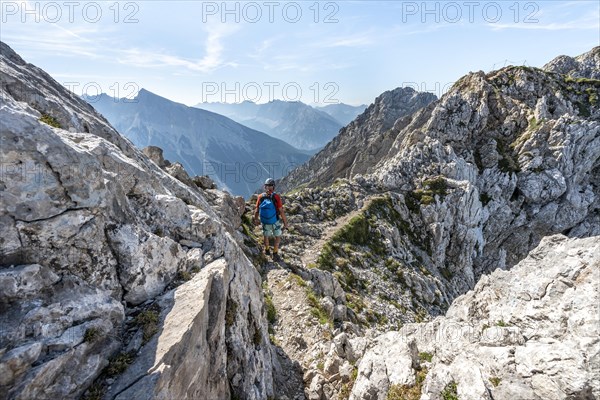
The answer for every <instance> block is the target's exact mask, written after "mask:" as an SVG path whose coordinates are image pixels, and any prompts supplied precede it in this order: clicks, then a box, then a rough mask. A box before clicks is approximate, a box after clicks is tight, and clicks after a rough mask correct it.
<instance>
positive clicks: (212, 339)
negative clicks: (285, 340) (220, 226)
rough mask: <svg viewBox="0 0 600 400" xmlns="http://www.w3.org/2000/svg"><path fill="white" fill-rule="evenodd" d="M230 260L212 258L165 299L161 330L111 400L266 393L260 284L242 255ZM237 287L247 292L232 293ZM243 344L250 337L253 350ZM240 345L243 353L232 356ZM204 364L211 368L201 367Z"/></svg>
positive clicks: (115, 386) (267, 358) (267, 364)
mask: <svg viewBox="0 0 600 400" xmlns="http://www.w3.org/2000/svg"><path fill="white" fill-rule="evenodd" d="M232 261H233V260H232ZM236 261H237V262H239V264H238V265H237V266H235V265H232V264H229V263H228V262H227V261H226V260H225V259H219V260H216V261H214V262H212V263H211V264H209V265H207V266H206V267H205V268H204V269H203V270H202V271H201V272H200V273H198V274H196V275H195V276H194V277H193V278H192V280H190V281H189V282H187V283H184V284H183V285H181V286H180V287H178V288H177V289H175V290H173V291H171V292H169V293H168V294H166V295H165V296H163V298H162V299H161V300H160V305H161V308H162V310H163V316H162V318H161V319H162V320H163V322H162V323H161V328H160V332H159V334H158V335H157V336H156V337H155V338H154V339H152V340H151V341H150V342H149V343H148V344H147V345H146V346H145V347H144V348H142V350H141V352H142V354H143V356H142V357H141V358H140V359H138V360H137V361H136V362H135V363H134V364H133V365H132V366H130V367H129V369H128V370H127V372H126V373H125V374H124V375H122V376H121V377H120V378H119V379H118V380H117V381H116V382H115V383H114V384H113V386H112V388H111V392H110V393H109V396H108V397H109V398H115V399H130V398H148V395H149V394H150V393H151V395H150V396H151V397H152V398H157V399H172V398H207V399H209V398H214V399H222V398H229V397H230V396H232V395H234V396H237V397H240V398H242V397H243V398H247V399H264V398H266V397H268V396H270V395H272V390H273V389H272V383H271V370H270V358H271V355H270V346H269V345H268V334H267V329H266V326H264V325H263V324H262V323H261V316H262V310H261V309H260V308H257V307H256V305H258V304H260V299H259V298H257V296H258V295H259V294H260V291H259V287H260V285H259V281H258V279H257V277H256V273H255V272H252V271H251V269H252V266H251V265H250V264H249V262H248V261H247V260H246V261H244V260H242V259H239V260H236ZM245 276H248V277H251V279H246V278H245ZM239 289H246V290H247V291H246V292H245V293H244V292H239V293H238V292H237V290H239ZM242 293H243V295H242ZM248 295H250V296H254V298H248V297H247V296H248ZM233 304H235V306H234V305H233ZM249 342H250V343H252V342H254V344H253V345H252V347H249V345H250V343H249ZM240 347H242V348H243V349H245V350H246V352H247V354H242V353H237V351H238V350H240ZM228 348H229V349H231V350H232V352H230V351H228ZM232 357H233V358H232ZM202 365H210V368H199V366H202ZM240 371H245V373H244V374H241V373H240ZM230 374H233V376H229V383H228V379H225V378H227V377H228V375H230ZM232 389H233V393H232V392H231V390H232Z"/></svg>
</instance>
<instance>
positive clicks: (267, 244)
mask: <svg viewBox="0 0 600 400" xmlns="http://www.w3.org/2000/svg"><path fill="white" fill-rule="evenodd" d="M263 237H264V238H265V251H268V250H269V237H268V236H263Z"/></svg>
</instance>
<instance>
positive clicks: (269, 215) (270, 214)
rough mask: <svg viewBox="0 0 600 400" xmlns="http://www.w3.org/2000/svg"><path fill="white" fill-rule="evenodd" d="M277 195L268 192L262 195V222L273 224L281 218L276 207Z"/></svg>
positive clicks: (260, 212)
mask: <svg viewBox="0 0 600 400" xmlns="http://www.w3.org/2000/svg"><path fill="white" fill-rule="evenodd" d="M275 196H276V195H275V193H272V194H271V195H270V196H269V195H267V194H266V193H263V194H261V195H260V206H259V215H260V222H262V223H263V224H265V225H273V224H274V223H276V222H277V221H278V220H279V215H278V212H277V208H276V207H275Z"/></svg>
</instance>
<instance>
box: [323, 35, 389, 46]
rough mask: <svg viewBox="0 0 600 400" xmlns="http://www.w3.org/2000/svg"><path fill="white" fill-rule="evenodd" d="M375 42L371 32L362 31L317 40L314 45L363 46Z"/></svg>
mask: <svg viewBox="0 0 600 400" xmlns="http://www.w3.org/2000/svg"><path fill="white" fill-rule="evenodd" d="M374 43H377V40H376V37H375V36H374V34H373V32H371V31H369V32H362V33H357V34H354V35H349V36H337V37H331V38H325V39H323V40H320V41H317V42H316V43H315V47H323V48H329V47H365V46H370V45H372V44H374Z"/></svg>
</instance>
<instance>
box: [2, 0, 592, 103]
mask: <svg viewBox="0 0 600 400" xmlns="http://www.w3.org/2000/svg"><path fill="white" fill-rule="evenodd" d="M1 12H2V16H1V18H2V28H1V39H2V41H4V42H6V43H7V44H8V45H10V46H11V47H12V48H13V49H15V50H16V51H17V52H18V53H19V54H21V56H22V57H23V58H25V59H26V60H27V61H29V62H31V63H33V64H36V65H38V66H39V67H41V68H43V69H45V70H46V71H47V72H49V73H50V74H51V75H52V76H53V77H54V78H55V79H56V80H57V81H59V82H61V83H63V84H64V85H65V86H67V87H69V88H71V89H72V90H73V91H74V92H75V93H76V94H78V95H81V94H88V95H94V94H96V92H97V91H101V92H105V93H108V94H109V95H112V96H116V97H131V96H133V95H135V93H136V92H137V90H139V89H141V88H146V89H148V90H150V91H152V92H155V93H157V94H159V95H161V96H164V97H167V98H169V99H171V100H174V101H178V102H181V103H184V104H187V105H194V104H197V103H199V102H201V101H211V102H214V101H227V102H237V101H242V100H254V101H257V102H265V101H268V100H272V99H281V100H301V101H303V102H305V103H309V104H313V103H318V104H320V105H324V104H328V103H335V102H338V101H339V102H344V103H348V104H355V105H358V104H361V103H364V104H369V103H371V102H372V101H373V100H374V98H375V97H377V96H378V95H379V94H380V93H382V92H383V91H385V90H390V89H393V88H395V87H398V86H412V87H414V88H416V89H419V90H423V91H431V92H433V93H435V94H436V95H438V96H439V95H440V94H441V93H443V92H444V91H445V90H447V88H448V87H449V86H450V85H451V84H452V82H454V81H456V80H457V79H458V78H460V77H461V76H463V75H465V74H467V73H468V72H470V71H478V70H483V71H490V70H492V69H497V68H501V67H503V66H504V65H507V64H516V65H529V66H537V67H541V66H543V65H544V64H545V63H546V62H547V61H549V60H551V59H552V58H554V57H555V56H557V55H561V54H567V55H571V56H576V55H578V54H581V53H583V52H586V51H588V50H590V49H591V48H592V47H594V46H598V45H600V22H599V21H600V2H598V1H597V0H593V1H586V0H577V1H516V0H511V1H438V2H435V1H429V2H423V1H321V2H317V1H296V2H292V1H255V2H237V1H228V2H223V1H214V2H212V1H210V2H200V1H123V2H116V1H96V2H93V1H92V2H88V1H73V2H71V3H69V2H66V1H55V2H47V1H37V2H36V1H28V2H22V1H2V2H1Z"/></svg>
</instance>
